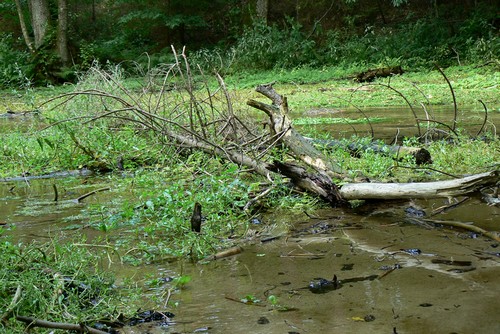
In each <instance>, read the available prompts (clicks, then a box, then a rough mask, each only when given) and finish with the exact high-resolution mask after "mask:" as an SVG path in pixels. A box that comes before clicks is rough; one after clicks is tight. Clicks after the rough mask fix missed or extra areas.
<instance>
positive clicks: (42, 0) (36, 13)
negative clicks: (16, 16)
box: [28, 0, 50, 49]
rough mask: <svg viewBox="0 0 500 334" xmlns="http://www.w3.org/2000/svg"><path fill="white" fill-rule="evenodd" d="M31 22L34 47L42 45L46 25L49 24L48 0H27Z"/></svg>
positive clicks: (46, 28)
mask: <svg viewBox="0 0 500 334" xmlns="http://www.w3.org/2000/svg"><path fill="white" fill-rule="evenodd" d="M28 5H29V8H30V12H31V24H32V26H33V34H34V37H35V49H38V48H40V47H41V46H42V45H43V42H44V40H45V36H46V34H47V30H48V27H49V25H50V12H49V1H48V0H29V2H28Z"/></svg>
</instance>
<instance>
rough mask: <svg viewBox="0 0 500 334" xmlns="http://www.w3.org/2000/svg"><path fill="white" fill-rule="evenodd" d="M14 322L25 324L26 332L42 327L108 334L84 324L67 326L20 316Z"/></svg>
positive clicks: (66, 324)
mask: <svg viewBox="0 0 500 334" xmlns="http://www.w3.org/2000/svg"><path fill="white" fill-rule="evenodd" d="M16 320H18V321H22V322H24V323H26V324H27V329H28V330H29V329H30V328H33V327H43V328H56V329H64V330H68V331H77V332H78V333H83V332H85V333H91V334H108V332H103V331H100V330H98V329H95V328H92V327H89V326H86V325H84V324H69V323H63V322H53V321H45V320H40V319H35V318H32V317H25V316H21V315H18V316H16Z"/></svg>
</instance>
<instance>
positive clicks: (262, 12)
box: [256, 0, 269, 24]
mask: <svg viewBox="0 0 500 334" xmlns="http://www.w3.org/2000/svg"><path fill="white" fill-rule="evenodd" d="M256 11H257V18H258V19H259V20H260V21H262V22H264V23H265V24H267V13H268V11H269V0H257V6H256Z"/></svg>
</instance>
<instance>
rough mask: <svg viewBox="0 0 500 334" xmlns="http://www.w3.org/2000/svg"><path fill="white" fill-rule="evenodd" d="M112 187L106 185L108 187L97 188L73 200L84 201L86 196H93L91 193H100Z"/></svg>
mask: <svg viewBox="0 0 500 334" xmlns="http://www.w3.org/2000/svg"><path fill="white" fill-rule="evenodd" d="M110 189H111V188H109V187H106V188H100V189H96V190H92V191H91V192H89V193H86V194H84V195H82V196H80V197H78V198H76V199H74V200H73V202H76V203H80V202H81V201H83V200H84V199H85V198H87V197H89V196H91V195H94V194H95V193H98V192H100V191H106V190H110Z"/></svg>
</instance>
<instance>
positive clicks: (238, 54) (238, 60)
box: [233, 18, 318, 70]
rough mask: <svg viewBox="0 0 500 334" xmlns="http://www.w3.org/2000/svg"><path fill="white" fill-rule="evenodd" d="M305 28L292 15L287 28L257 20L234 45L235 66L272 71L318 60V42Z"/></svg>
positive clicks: (313, 62) (310, 63)
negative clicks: (311, 37) (310, 36)
mask: <svg viewBox="0 0 500 334" xmlns="http://www.w3.org/2000/svg"><path fill="white" fill-rule="evenodd" d="M301 28H302V27H301V25H300V24H299V23H297V22H296V21H294V20H293V19H290V18H289V19H287V21H286V24H285V25H284V27H283V28H280V27H278V26H277V25H266V24H264V23H262V22H255V23H254V24H253V25H252V26H251V27H249V28H247V29H246V30H245V32H244V33H243V35H242V36H241V37H240V38H239V40H238V41H237V42H236V44H235V46H234V49H233V52H234V57H235V64H234V65H235V66H236V67H237V68H243V69H256V70H269V69H277V68H294V67H298V66H301V65H313V64H315V63H317V62H318V59H317V56H316V51H315V42H314V40H312V39H310V38H308V36H306V34H305V33H304V32H303V31H302V29H301Z"/></svg>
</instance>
